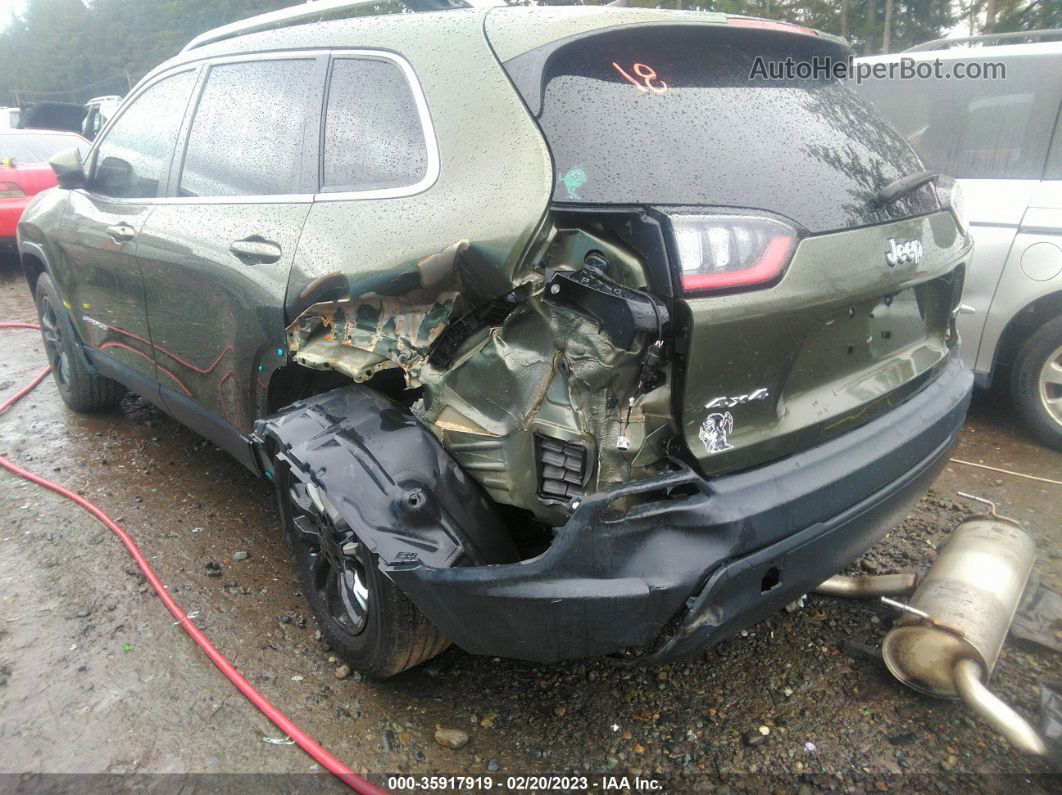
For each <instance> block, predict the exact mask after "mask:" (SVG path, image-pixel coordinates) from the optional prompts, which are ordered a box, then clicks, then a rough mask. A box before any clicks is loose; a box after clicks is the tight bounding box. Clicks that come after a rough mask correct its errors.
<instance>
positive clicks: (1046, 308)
mask: <svg viewBox="0 0 1062 795" xmlns="http://www.w3.org/2000/svg"><path fill="white" fill-rule="evenodd" d="M1059 315H1062V290H1060V291H1058V292H1054V293H1049V294H1048V295H1043V296H1040V297H1039V298H1037V299H1036V300H1035V301H1033V302H1032V303H1031V304H1029V305H1028V306H1026V307H1025V308H1024V309H1022V310H1021V311H1020V312H1016V313H1015V314H1014V317H1012V318H1011V319H1010V322H1009V323H1007V327H1006V328H1005V329H1003V334H1001V335H1000V338H999V345H997V346H996V358H995V361H994V362H993V364H992V371H993V372H995V371H996V369H997V368H1000V367H1004V368H1007V367H1010V365H1011V364H1012V363H1013V361H1014V357H1015V356H1016V355H1017V353H1018V349H1019V348H1021V346H1022V344H1024V342H1025V340H1027V339H1029V337H1030V336H1032V335H1033V334H1034V333H1035V332H1036V330H1037V329H1038V328H1040V326H1042V325H1043V324H1044V323H1046V322H1047V321H1048V320H1051V319H1052V318H1054V317H1058V316H1059Z"/></svg>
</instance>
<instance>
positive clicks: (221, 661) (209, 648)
mask: <svg viewBox="0 0 1062 795" xmlns="http://www.w3.org/2000/svg"><path fill="white" fill-rule="evenodd" d="M0 329H37V330H39V329H40V326H38V325H37V324H35V323H0ZM50 370H51V368H50V367H45V368H44V369H43V370H41V371H40V372H39V373H37V375H35V376H34V377H33V380H32V381H30V382H29V383H28V384H27V385H26V386H24V387H22V389H20V390H19V391H18V392H16V393H15V394H14V395H13V396H12V397H10V398H8V399H7V400H6V401H5V402H4V403H3V404H2V405H0V414H2V413H4V412H5V411H7V410H8V409H9V408H10V407H11V406H13V405H14V404H15V403H17V402H18V401H19V400H21V399H22V398H23V397H25V396H26V395H28V394H29V393H30V392H31V391H33V389H34V387H36V386H37V385H38V384H39V383H40V382H41V381H43V380H44V379H45V378H46V377H47V375H48V373H49V371H50ZM0 466H2V467H3V468H4V469H6V470H7V471H9V472H11V473H13V474H15V475H18V476H19V477H20V478H25V479H26V480H28V481H30V482H31V483H36V484H37V485H38V486H43V487H44V488H46V489H48V490H49V491H54V492H55V493H56V494H58V495H60V496H61V497H66V498H67V499H68V500H71V501H72V502H75V503H77V504H78V505H80V506H81V507H82V508H84V509H85V510H86V511H88V512H89V513H90V514H92V515H93V516H95V517H96V518H97V519H98V520H99V521H100V522H101V523H103V525H104V526H106V528H107V529H108V530H110V531H111V532H112V533H114V534H115V535H116V536H118V538H119V539H120V540H121V542H122V543H123V544H124V545H125V548H126V550H127V551H128V552H129V554H130V555H132V557H133V560H135V561H136V565H137V566H138V567H139V568H140V570H141V571H142V572H143V573H144V577H145V579H146V580H147V581H148V583H150V585H151V587H152V588H154V589H155V593H156V594H158V596H159V598H160V599H161V600H162V603H163V604H164V605H166V609H167V610H169V611H170V613H171V614H172V615H173V617H174V618H175V619H177V623H179V624H180V625H181V626H182V627H183V628H184V631H185V632H187V633H188V634H189V635H191V636H192V640H194V641H195V642H196V644H197V645H198V646H199V648H201V649H202V650H203V653H204V654H206V656H207V657H209V658H210V661H211V662H212V663H214V665H216V666H217V667H218V668H219V669H220V670H221V672H222V673H223V674H225V676H226V677H228V679H229V681H231V682H232V683H233V684H234V685H236V688H237V689H238V690H239V691H240V692H241V693H243V695H244V696H246V698H247V700H248V701H250V702H251V703H252V704H254V705H255V706H256V707H258V709H259V710H261V711H262V713H263V714H264V715H265V716H266V717H267V718H269V720H271V721H273V723H274V724H276V726H277V728H278V729H280V730H281V731H282V732H284V734H286V735H287V736H288V737H290V738H291V739H293V740H294V741H295V742H296V743H298V744H299V747H301V748H302V749H303V750H304V751H305V752H306V753H308V754H309V755H310V756H311V757H313V758H314V759H315V760H316V761H317V762H319V763H320V764H321V766H322V767H324V768H325V769H326V770H327V771H328V772H329V773H332V774H333V775H335V776H337V777H338V778H339V780H340V781H342V782H343V783H344V784H346V785H347V786H348V787H350V788H351V789H352V790H354V791H355V792H359V793H362V795H386V792H385V790H382V789H380V788H378V787H377V786H376V785H375V784H373V783H372V782H370V781H367V780H365V779H364V778H362V777H361V776H359V775H358V774H357V773H355V772H354V771H353V770H351V769H350V768H348V767H347V766H346V765H344V764H343V763H342V762H340V761H339V760H338V759H336V758H335V757H334V756H332V754H330V753H328V751H326V750H325V749H324V748H323V747H321V746H320V745H319V744H318V743H317V742H316V741H315V740H314V739H313V738H312V737H310V735H308V734H306V732H304V731H303V730H302V729H300V728H299V727H298V726H296V725H295V724H294V723H292V722H291V720H290V719H289V718H288V717H287V716H286V715H285V714H284V713H283V712H281V711H280V710H279V709H277V708H276V707H274V706H273V705H272V704H271V703H270V702H269V699H267V698H266V697H265V696H263V695H262V694H261V693H259V692H258V691H257V690H256V689H255V687H254V685H252V684H251V683H250V682H248V681H247V680H246V679H244V678H243V675H242V674H241V673H240V672H239V671H237V670H236V666H234V665H233V664H232V663H231V662H229V660H228V658H227V657H225V655H224V654H222V653H221V652H220V651H218V650H217V649H216V648H215V647H214V644H213V643H211V642H210V640H209V639H208V638H207V636H206V635H205V634H204V633H203V631H202V630H201V629H200V628H199V627H197V626H196V625H195V624H193V623H192V622H191V621H190V620H189V618H188V616H187V614H186V613H185V612H184V610H182V609H181V606H180V605H178V604H177V602H176V601H174V598H173V597H172V596H170V592H169V591H167V590H166V586H165V585H163V584H162V580H160V579H159V576H158V575H157V574H156V573H155V570H154V569H153V568H152V567H151V564H150V563H148V562H147V559H145V558H144V556H143V555H142V554H141V552H140V549H139V548H138V547H137V545H136V542H134V541H133V539H132V537H131V536H130V535H129V534H128V533H126V532H125V530H123V529H122V528H121V527H119V526H118V524H117V523H116V522H115V521H114V520H113V519H111V517H109V516H108V515H107V514H105V513H104V512H103V511H102V510H101V509H100V508H98V507H97V506H95V505H94V504H93V503H91V502H89V501H88V500H87V499H85V498H84V497H82V496H81V495H80V494H77V493H75V492H73V491H70V489H67V488H64V487H62V486H60V485H59V484H58V483H53V482H52V481H50V480H47V479H45V478H42V477H41V476H40V475H35V474H34V473H32V472H30V471H29V470H27V469H23V468H22V467H20V466H18V465H17V464H14V463H12V462H11V461H9V460H8V459H6V458H4V457H3V456H0Z"/></svg>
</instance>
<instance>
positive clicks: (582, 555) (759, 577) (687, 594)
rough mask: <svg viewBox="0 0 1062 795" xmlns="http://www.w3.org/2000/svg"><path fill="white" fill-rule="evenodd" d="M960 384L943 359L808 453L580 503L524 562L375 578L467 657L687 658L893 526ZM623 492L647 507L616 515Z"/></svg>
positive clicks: (964, 391)
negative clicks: (637, 653) (909, 387)
mask: <svg viewBox="0 0 1062 795" xmlns="http://www.w3.org/2000/svg"><path fill="white" fill-rule="evenodd" d="M972 383H973V377H972V375H971V373H970V372H969V370H967V369H966V368H965V367H964V366H963V365H962V363H961V361H960V359H959V356H958V351H957V350H956V351H953V352H952V354H951V356H950V357H949V358H948V360H947V362H946V363H945V364H944V366H943V368H942V369H941V370H940V371H939V372H938V373H937V374H936V377H935V378H934V379H933V380H932V381H931V382H930V383H929V384H927V385H926V386H925V387H924V388H923V389H922V390H921V391H920V392H918V393H917V394H915V395H914V396H912V397H910V398H908V399H907V400H906V401H905V402H903V403H902V404H900V405H898V406H896V407H895V408H893V409H892V410H891V411H889V412H888V413H887V414H885V415H884V416H882V417H879V418H877V419H875V420H872V421H871V422H868V423H867V424H865V425H863V426H860V427H858V428H856V429H854V430H852V431H849V432H848V433H846V434H843V435H842V436H838V437H835V438H834V439H831V440H829V441H828V442H825V443H823V444H821V445H819V446H817V447H814V448H811V449H809V450H806V451H803V452H801V453H798V454H796V455H793V456H790V457H789V458H785V459H782V460H780V461H777V462H774V463H771V464H768V465H765V466H762V467H759V468H756V469H753V470H749V471H746V472H741V473H738V474H734V475H724V476H718V477H714V478H712V479H710V480H706V479H704V478H702V477H701V476H700V475H698V474H697V473H695V472H693V471H692V470H689V469H685V470H683V471H679V472H675V473H669V474H666V475H662V476H660V477H657V478H652V479H649V480H643V481H637V482H632V483H627V484H623V485H621V486H619V487H617V488H615V489H612V490H609V491H606V492H602V493H600V494H596V495H593V496H592V497H589V498H588V499H587V500H586V501H584V502H583V503H582V504H581V505H580V506H579V507H578V509H577V510H576V511H575V512H574V513H573V515H572V516H571V518H570V519H569V521H568V523H567V524H565V525H564V526H563V527H562V528H560V529H559V530H558V531H557V535H556V538H555V539H554V542H553V544H552V546H551V547H550V548H549V549H548V550H547V551H546V552H545V553H543V554H542V555H540V556H538V557H536V558H534V559H532V560H528V561H523V562H521V563H514V564H503V565H494V566H468V567H457V568H448V569H444V568H429V567H424V566H418V567H413V568H401V567H396V568H392V569H390V570H389V571H388V574H389V575H390V576H391V578H392V579H393V580H394V581H395V582H396V583H397V584H398V586H399V587H400V588H401V589H402V590H403V591H405V593H406V594H407V595H408V596H409V597H410V599H412V601H413V602H414V603H415V604H416V605H417V606H418V607H419V608H420V609H421V610H422V611H423V612H424V613H425V614H426V615H427V617H428V618H429V619H430V620H431V621H432V622H433V623H434V624H435V625H436V626H437V627H438V628H439V629H440V630H442V631H443V632H444V633H445V634H446V635H447V636H448V637H449V638H450V639H451V640H453V641H454V642H455V643H456V644H457V645H458V646H460V647H461V648H463V649H465V650H466V651H468V652H471V653H475V654H489V655H498V656H504V657H514V658H518V659H524V660H532V661H539V662H551V661H555V660H561V659H567V658H575V657H587V656H595V655H601V654H609V653H613V652H617V651H620V650H622V649H628V648H642V649H647V648H653V649H655V650H654V651H651V652H650V653H649V654H648V655H647V656H644V657H641V658H640V660H642V661H651V662H659V661H664V660H669V659H674V658H679V657H683V656H688V655H690V654H692V653H695V652H696V651H698V650H701V649H703V648H705V647H707V646H710V645H713V644H714V643H717V642H718V641H719V640H721V639H723V638H725V637H727V636H729V635H732V634H734V633H735V632H738V631H740V630H741V629H742V628H744V627H746V626H749V625H751V624H753V623H755V622H757V621H760V620H762V619H763V618H765V617H766V616H767V615H769V614H770V613H772V612H774V611H776V610H778V609H780V608H781V607H783V606H784V605H785V604H787V603H789V602H790V601H792V600H794V599H796V598H798V597H799V596H801V595H802V594H804V593H807V592H808V591H810V590H812V589H813V588H814V587H815V586H817V585H818V584H819V583H821V582H822V581H823V580H825V579H827V578H828V577H830V576H831V575H833V574H834V573H836V572H837V571H838V570H839V569H841V568H843V567H844V566H845V565H847V564H848V563H849V562H851V561H852V560H853V559H855V558H856V557H858V556H859V555H860V554H862V552H864V551H865V550H866V549H867V548H869V547H870V546H871V545H873V544H874V543H875V542H876V541H877V540H879V539H880V538H881V536H883V535H884V534H885V532H887V531H888V530H889V529H890V528H892V527H893V526H894V525H895V524H896V523H897V522H898V521H899V520H900V519H902V518H903V516H904V514H905V513H906V512H907V511H908V510H909V508H910V506H911V505H912V503H913V502H914V501H916V500H917V499H918V498H919V497H920V496H921V495H922V494H923V493H924V491H925V489H926V488H927V487H928V486H929V485H930V483H932V481H933V479H934V478H935V477H936V475H937V474H938V473H939V471H940V469H941V468H942V467H943V466H944V464H945V463H946V461H947V458H948V453H949V451H950V450H951V448H952V446H953V445H954V443H955V441H956V438H957V435H958V432H959V430H960V428H961V427H962V423H963V419H964V417H965V415H966V409H967V406H968V404H969V399H970V390H971V387H972ZM628 495H643V496H644V495H651V497H652V498H651V499H649V500H648V501H644V502H641V503H640V504H638V505H636V506H635V507H633V508H631V509H630V510H629V511H626V512H624V511H623V510H621V509H619V508H617V507H615V505H614V504H615V502H616V501H617V499H618V498H622V497H625V496H628Z"/></svg>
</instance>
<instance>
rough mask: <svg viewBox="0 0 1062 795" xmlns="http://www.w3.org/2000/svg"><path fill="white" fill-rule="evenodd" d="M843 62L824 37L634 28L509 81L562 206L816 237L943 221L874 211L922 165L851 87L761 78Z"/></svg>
mask: <svg viewBox="0 0 1062 795" xmlns="http://www.w3.org/2000/svg"><path fill="white" fill-rule="evenodd" d="M845 54H846V51H845V50H843V49H842V48H841V47H839V46H838V45H836V44H833V43H829V42H826V41H824V40H820V39H818V38H816V37H814V36H797V35H789V34H778V33H775V32H764V31H759V30H750V29H735V28H732V27H718V26H707V25H706V26H703V27H702V26H696V25H683V26H660V25H653V26H635V25H630V26H625V27H624V28H622V29H613V30H609V31H605V32H603V33H595V34H592V35H587V36H577V37H573V38H571V39H566V40H562V41H561V42H556V43H553V44H550V45H547V46H546V47H542V48H539V49H537V50H532V51H530V52H529V53H525V54H523V55H520V56H518V57H516V58H513V59H511V60H509V61H507V62H506V63H505V68H506V70H507V71H508V72H509V75H510V77H512V79H513V81H514V83H515V84H516V86H517V88H518V89H519V90H520V92H521V94H522V95H523V97H524V100H525V101H526V103H527V105H528V107H529V108H530V109H531V112H532V114H534V115H535V116H536V118H537V119H538V121H539V125H540V126H541V128H542V131H543V133H544V135H545V137H546V140H547V142H548V143H549V146H550V149H551V151H552V153H553V160H554V165H555V169H556V174H555V176H556V180H557V182H556V187H555V189H554V199H555V200H557V201H559V202H565V203H569V202H570V203H576V204H663V205H697V206H717V207H729V208H755V209H761V210H768V211H771V212H775V213H778V214H780V215H783V216H786V217H788V218H790V219H792V220H794V221H796V222H797V223H798V224H801V225H803V226H805V227H806V228H807V229H809V230H811V231H814V232H822V231H828V230H833V229H841V228H846V227H852V226H860V225H865V224H872V223H881V222H884V221H888V220H892V219H894V218H897V217H904V216H908V215H912V214H916V213H921V212H929V211H932V210H935V209H937V204H936V200H935V197H934V196H933V194H932V191H931V189H929V188H925V189H920V190H917V191H914V192H913V193H911V194H909V195H908V196H907V197H905V198H904V199H902V200H900V201H897V202H894V203H893V204H891V205H889V206H888V207H885V208H879V207H876V206H875V205H874V203H873V197H874V194H875V192H876V191H877V190H879V189H880V188H882V187H883V186H885V185H886V184H888V183H889V182H891V181H893V180H895V179H896V178H898V177H900V176H904V175H906V174H910V173H913V172H916V171H919V170H921V164H920V163H919V160H918V157H917V156H916V155H915V153H914V151H913V150H912V149H911V147H910V146H909V145H908V144H907V143H906V142H905V141H904V140H903V138H901V137H900V136H899V135H898V134H897V133H896V132H895V130H893V128H892V127H891V126H890V125H889V124H888V123H887V122H886V121H885V120H884V119H883V118H882V116H881V115H880V113H878V111H877V110H876V109H875V108H874V107H873V106H872V105H871V104H870V103H869V102H867V101H866V100H865V99H863V98H862V97H859V96H857V95H856V94H855V93H853V92H852V91H851V90H850V89H849V88H848V86H847V85H845V84H844V83H843V82H841V81H838V80H836V79H832V78H829V77H827V76H821V75H820V76H817V77H810V78H808V79H799V78H795V79H779V80H768V79H757V78H755V77H753V71H754V68H755V67H756V65H757V63H758V59H763V63H764V64H768V63H772V62H777V63H784V62H785V61H786V59H791V60H792V61H794V62H796V63H800V62H805V61H810V60H811V59H812V58H813V57H819V58H821V57H823V56H830V57H832V58H834V59H838V58H843V57H844V56H845Z"/></svg>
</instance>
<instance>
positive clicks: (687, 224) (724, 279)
mask: <svg viewBox="0 0 1062 795" xmlns="http://www.w3.org/2000/svg"><path fill="white" fill-rule="evenodd" d="M670 218H671V228H672V232H673V234H674V237H675V248H676V250H677V252H678V261H679V270H680V272H679V281H680V283H681V285H682V289H683V291H684V292H686V293H700V292H709V291H713V290H729V289H734V288H741V287H754V286H756V285H766V284H768V283H770V282H773V281H775V280H776V279H777V278H778V277H779V276H781V275H782V272H783V271H784V270H785V267H786V265H788V264H789V259H790V258H791V257H792V256H793V250H794V249H795V248H796V244H797V233H796V230H795V229H793V228H792V227H791V226H789V225H788V224H785V223H783V222H781V221H777V220H775V219H773V218H766V217H760V216H738V215H673V216H671V217H670Z"/></svg>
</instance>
